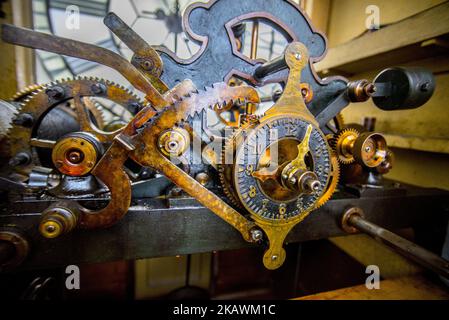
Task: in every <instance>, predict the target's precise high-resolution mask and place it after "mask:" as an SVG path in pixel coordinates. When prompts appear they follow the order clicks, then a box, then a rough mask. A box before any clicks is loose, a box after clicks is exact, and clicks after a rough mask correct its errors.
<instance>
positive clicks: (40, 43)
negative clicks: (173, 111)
mask: <svg viewBox="0 0 449 320" xmlns="http://www.w3.org/2000/svg"><path fill="white" fill-rule="evenodd" d="M2 39H3V41H5V42H8V43H11V44H16V45H20V46H23V47H28V48H33V49H39V50H44V51H48V52H53V53H57V54H62V55H66V56H70V57H75V58H79V59H84V60H89V61H92V62H96V63H99V64H102V65H105V66H108V67H110V68H112V69H114V70H116V71H118V72H119V73H120V74H121V75H123V76H124V77H125V78H126V79H127V80H128V81H129V82H130V83H131V84H132V85H133V86H134V87H135V88H136V89H138V90H139V91H141V92H143V93H144V94H145V95H146V99H147V100H148V101H149V102H150V103H151V104H152V105H153V106H154V107H155V108H161V107H164V106H165V100H164V98H163V97H162V95H161V94H160V93H159V91H158V90H156V89H155V88H154V87H153V85H152V84H151V82H150V81H148V79H147V78H146V77H145V76H144V75H143V74H142V73H141V72H140V71H139V70H137V69H136V67H134V66H133V65H132V64H131V63H130V62H129V61H128V60H126V59H125V58H123V57H122V56H120V55H119V54H117V53H115V52H113V51H111V50H108V49H105V48H102V47H99V46H95V45H92V44H89V43H84V42H80V41H76V40H71V39H67V38H61V37H57V36H54V35H49V34H45V33H42V32H37V31H34V30H30V29H26V28H19V27H16V26H13V25H10V24H3V26H2Z"/></svg>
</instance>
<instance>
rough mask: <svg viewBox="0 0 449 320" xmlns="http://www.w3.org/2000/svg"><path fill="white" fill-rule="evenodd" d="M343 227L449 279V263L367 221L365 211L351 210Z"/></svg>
mask: <svg viewBox="0 0 449 320" xmlns="http://www.w3.org/2000/svg"><path fill="white" fill-rule="evenodd" d="M342 227H343V229H344V230H345V231H346V232H348V233H356V232H358V231H360V232H363V233H366V234H368V235H369V236H371V237H373V238H374V239H375V240H377V241H379V242H382V243H384V244H385V245H387V246H388V247H390V248H392V249H393V250H395V251H396V252H398V253H399V254H401V255H402V256H404V257H406V258H408V259H410V260H412V261H414V262H416V263H417V264H419V265H421V266H422V267H424V268H427V269H429V270H431V271H433V272H435V273H437V274H439V275H441V276H443V277H445V278H447V279H449V261H447V260H445V259H443V258H441V257H440V256H438V255H436V254H434V253H433V252H430V251H428V250H426V249H424V248H422V247H420V246H418V245H416V244H414V243H413V242H410V241H408V240H406V239H404V238H402V237H400V236H398V235H396V234H394V233H392V232H390V231H388V230H386V229H384V228H382V227H380V226H378V225H376V224H374V223H371V222H369V221H367V220H365V219H364V217H363V211H362V209H360V208H351V209H349V210H347V211H346V212H345V214H344V215H343V219H342Z"/></svg>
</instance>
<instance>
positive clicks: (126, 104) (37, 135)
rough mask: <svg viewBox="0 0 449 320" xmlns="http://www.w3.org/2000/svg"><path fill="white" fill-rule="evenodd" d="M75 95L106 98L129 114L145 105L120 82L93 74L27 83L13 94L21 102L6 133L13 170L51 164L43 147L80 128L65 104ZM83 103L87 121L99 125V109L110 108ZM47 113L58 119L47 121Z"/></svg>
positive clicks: (22, 172)
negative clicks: (22, 89)
mask: <svg viewBox="0 0 449 320" xmlns="http://www.w3.org/2000/svg"><path fill="white" fill-rule="evenodd" d="M76 96H79V97H83V98H84V97H86V98H104V99H107V100H109V101H112V102H114V103H115V104H117V105H120V106H122V107H123V108H124V109H125V110H128V111H129V112H130V113H131V115H133V114H135V113H136V112H138V111H139V110H140V109H141V108H143V107H144V106H145V105H146V103H145V102H143V101H142V100H140V99H139V98H138V97H137V96H136V95H134V94H133V93H132V92H130V91H129V90H128V89H126V88H124V87H123V86H120V85H117V84H115V83H113V82H110V81H107V80H103V79H99V78H93V77H90V78H87V77H82V78H75V79H63V80H59V81H54V82H52V83H50V84H47V85H45V86H35V87H29V88H28V89H26V90H24V91H22V92H21V93H19V94H17V95H16V99H20V103H21V104H20V106H19V107H18V111H17V114H16V116H15V117H14V119H13V121H12V125H11V128H10V129H9V131H8V134H7V144H8V146H7V150H8V154H9V165H11V166H12V167H13V168H14V171H17V172H20V173H21V174H28V173H29V172H30V170H31V169H32V168H33V167H34V166H35V165H45V166H51V164H50V161H49V160H48V159H49V156H48V155H47V153H48V152H47V151H46V150H45V149H51V148H52V147H53V146H54V143H55V142H56V140H57V139H58V138H60V137H61V136H63V135H65V134H68V133H70V132H75V131H79V130H80V127H81V125H80V123H79V122H78V120H77V117H78V116H79V115H77V114H76V111H75V110H73V109H71V108H70V107H68V106H67V105H66V104H67V102H69V101H72V100H73V99H74V97H76ZM89 101H92V100H89ZM60 107H62V108H60ZM85 107H86V110H87V114H89V118H90V121H91V122H93V123H94V124H95V126H99V127H100V128H99V129H102V128H101V125H102V122H103V118H102V111H104V110H101V109H103V108H104V109H105V110H108V111H109V109H107V107H106V106H103V105H101V106H100V105H99V104H90V105H89V104H87V103H86V106H85ZM64 108H65V109H64ZM98 108H100V110H99V109H98ZM50 113H54V114H55V115H56V119H60V120H61V121H59V120H54V119H53V120H52V121H50V120H48V121H47V120H46V119H49V118H46V115H48V114H50ZM49 121H50V122H49ZM62 121H63V122H62ZM42 154H45V156H43V155H42ZM43 157H44V158H46V159H47V160H46V161H45V160H43ZM42 161H45V162H46V163H42Z"/></svg>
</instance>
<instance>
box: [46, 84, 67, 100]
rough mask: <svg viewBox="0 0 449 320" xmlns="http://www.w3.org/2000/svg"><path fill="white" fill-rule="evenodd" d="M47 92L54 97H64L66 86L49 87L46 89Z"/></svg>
mask: <svg viewBox="0 0 449 320" xmlns="http://www.w3.org/2000/svg"><path fill="white" fill-rule="evenodd" d="M45 93H46V94H47V96H49V97H50V98H53V99H62V98H64V96H65V91H64V88H62V87H60V86H56V87H52V88H48V89H47V90H45Z"/></svg>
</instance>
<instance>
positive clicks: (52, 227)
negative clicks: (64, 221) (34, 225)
mask: <svg viewBox="0 0 449 320" xmlns="http://www.w3.org/2000/svg"><path fill="white" fill-rule="evenodd" d="M45 230H47V232H49V233H53V232H54V231H55V230H56V228H55V226H53V225H48V226H47V227H46V228H45Z"/></svg>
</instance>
